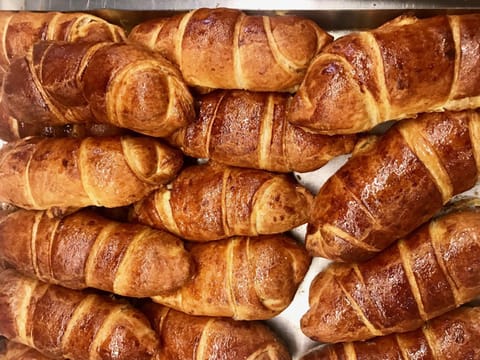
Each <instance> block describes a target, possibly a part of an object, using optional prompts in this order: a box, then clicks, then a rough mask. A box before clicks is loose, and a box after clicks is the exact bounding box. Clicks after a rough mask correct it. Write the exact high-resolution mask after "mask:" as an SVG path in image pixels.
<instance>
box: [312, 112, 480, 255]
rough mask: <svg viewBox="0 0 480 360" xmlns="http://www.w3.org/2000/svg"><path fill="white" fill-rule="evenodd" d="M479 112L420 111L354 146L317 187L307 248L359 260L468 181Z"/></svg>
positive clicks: (479, 160)
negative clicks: (363, 144) (318, 187)
mask: <svg viewBox="0 0 480 360" xmlns="http://www.w3.org/2000/svg"><path fill="white" fill-rule="evenodd" d="M479 139H480V116H479V114H478V113H477V112H474V111H465V112H444V113H431V114H423V115H421V116H419V117H418V118H417V119H412V120H405V121H402V122H400V123H399V124H397V125H396V126H394V127H393V128H391V129H390V130H389V131H388V132H387V133H386V134H385V135H384V136H383V137H381V138H379V139H377V140H376V141H372V142H370V143H368V144H366V145H365V146H364V147H363V148H362V149H361V150H360V151H357V152H356V154H355V152H354V155H353V156H352V157H351V158H350V159H349V160H348V161H347V163H346V164H345V165H344V166H343V167H342V168H340V169H339V170H338V171H337V172H336V173H335V174H334V175H333V176H331V177H330V178H329V179H328V180H327V182H326V183H325V184H324V185H323V186H322V188H321V189H320V191H319V192H318V194H317V196H316V197H315V200H314V202H313V205H312V211H311V216H310V219H309V225H308V228H307V235H306V246H307V249H309V251H310V252H311V254H313V255H315V256H322V257H326V258H329V259H333V260H337V261H347V262H348V261H363V260H366V259H368V258H369V257H371V256H373V255H374V254H376V253H378V252H379V251H381V250H382V249H385V248H386V247H387V246H388V245H390V244H391V243H393V242H394V241H395V240H396V239H399V238H401V237H403V236H405V235H407V234H408V233H410V232H411V231H412V230H413V229H415V228H417V227H418V226H419V225H421V224H422V223H424V222H426V221H427V220H428V219H430V218H431V217H432V216H433V215H435V213H437V212H438V211H439V210H440V209H441V208H442V205H443V204H445V203H446V202H448V201H449V200H450V199H451V198H452V196H453V195H456V194H459V193H461V192H463V191H465V190H468V189H470V188H471V187H473V186H474V185H475V183H476V181H477V179H478V169H479V168H480V147H479V145H478V144H479Z"/></svg>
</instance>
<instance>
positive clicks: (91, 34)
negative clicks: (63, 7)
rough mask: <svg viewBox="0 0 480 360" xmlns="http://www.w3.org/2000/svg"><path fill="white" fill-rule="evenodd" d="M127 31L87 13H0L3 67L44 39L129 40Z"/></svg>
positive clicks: (0, 55)
mask: <svg viewBox="0 0 480 360" xmlns="http://www.w3.org/2000/svg"><path fill="white" fill-rule="evenodd" d="M125 39H126V35H125V31H124V30H123V29H122V28H121V27H119V26H116V25H114V24H110V23H109V22H107V21H105V20H104V19H101V18H99V17H97V16H94V15H91V14H87V13H79V12H73V13H60V12H28V11H19V12H13V11H2V12H0V68H2V69H3V70H6V69H7V68H8V65H9V64H10V63H11V61H12V59H14V58H16V57H19V56H24V55H25V54H26V53H27V52H28V51H29V49H30V47H31V46H32V45H33V44H34V43H36V42H38V41H41V40H55V41H68V42H76V41H90V42H99V41H112V42H122V41H125Z"/></svg>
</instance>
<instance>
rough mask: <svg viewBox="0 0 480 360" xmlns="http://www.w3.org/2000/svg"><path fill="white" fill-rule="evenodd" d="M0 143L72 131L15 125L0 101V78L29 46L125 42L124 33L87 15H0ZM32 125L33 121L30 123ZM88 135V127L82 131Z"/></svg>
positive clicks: (118, 28) (22, 124)
mask: <svg viewBox="0 0 480 360" xmlns="http://www.w3.org/2000/svg"><path fill="white" fill-rule="evenodd" d="M0 39H1V42H0V78H1V81H0V82H1V83H2V89H1V90H0V139H4V140H7V141H11V140H14V139H19V138H21V137H25V136H28V135H46V136H51V132H52V131H55V134H63V133H65V135H68V134H69V133H71V132H72V129H71V127H68V128H65V129H62V128H61V127H60V126H58V127H51V126H50V127H48V128H45V127H44V126H40V125H38V124H28V126H25V122H18V121H17V120H16V119H15V118H14V117H12V116H11V114H10V112H9V110H8V108H7V106H6V105H5V104H4V101H3V75H4V72H5V71H7V69H8V66H9V64H10V62H11V61H12V60H13V59H14V58H16V57H20V56H25V55H26V54H27V53H28V51H29V50H30V48H31V46H32V45H33V44H35V43H36V42H38V41H41V40H55V41H68V42H76V41H91V42H96V41H97V42H98V41H113V42H122V41H125V39H126V35H125V31H124V30H123V29H122V28H121V27H119V26H116V25H113V24H110V23H108V22H106V21H105V20H103V19H101V18H99V17H96V16H93V15H91V14H86V13H59V12H45V13H41V12H35V13H34V12H26V11H22V12H8V11H3V12H0ZM29 121H32V119H29ZM72 127H74V128H77V127H80V128H81V129H78V130H77V129H76V130H75V132H78V131H79V130H82V131H84V130H83V127H82V126H79V125H74V126H72ZM85 130H86V131H87V133H91V134H92V135H94V133H93V132H90V130H94V129H90V127H88V128H87V129H85Z"/></svg>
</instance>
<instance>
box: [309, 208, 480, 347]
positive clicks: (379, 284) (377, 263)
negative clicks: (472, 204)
mask: <svg viewBox="0 0 480 360" xmlns="http://www.w3.org/2000/svg"><path fill="white" fill-rule="evenodd" d="M479 232H480V211H479V210H478V209H474V210H461V211H456V212H452V213H450V214H447V215H444V216H442V217H439V218H437V219H436V220H434V221H432V222H431V223H429V224H425V225H423V226H422V227H420V228H419V229H418V230H416V231H415V232H413V233H412V234H410V235H409V236H408V237H407V238H404V239H401V240H399V241H398V242H397V243H396V244H394V245H392V246H391V247H389V248H388V249H386V250H385V251H384V252H382V253H380V254H378V255H377V256H375V257H374V258H372V259H370V260H368V261H366V262H364V263H350V264H341V263H334V264H333V265H330V266H329V267H327V268H326V269H325V270H324V271H322V272H320V273H319V274H318V275H317V276H316V278H315V279H314V280H313V282H312V283H311V286H310V294H309V302H310V309H309V310H308V312H307V313H306V314H305V315H304V316H303V318H302V320H301V326H302V331H303V332H304V333H305V334H306V335H307V336H309V337H311V338H313V339H315V340H317V341H322V342H342V341H357V340H365V339H369V338H373V337H375V336H381V335H388V334H391V333H394V332H405V331H410V330H414V329H417V328H418V327H420V326H421V325H422V324H423V322H424V321H426V320H429V319H432V318H434V317H437V316H439V315H441V314H444V313H446V312H447V311H449V310H452V309H454V308H456V307H458V306H460V305H462V304H465V303H467V302H469V301H471V300H473V299H475V298H476V297H477V296H478V295H480V262H479V261H478V259H479V256H480V240H479V236H478V234H479ZM339 314H341V316H339Z"/></svg>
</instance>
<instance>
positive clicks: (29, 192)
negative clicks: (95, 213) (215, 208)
mask: <svg viewBox="0 0 480 360" xmlns="http://www.w3.org/2000/svg"><path fill="white" fill-rule="evenodd" d="M182 163H183V156H182V154H181V153H180V152H179V151H178V150H175V149H172V148H170V147H169V146H167V145H164V144H162V143H161V142H159V141H156V140H154V139H151V138H146V137H103V138H93V137H89V138H85V139H72V138H56V139H42V138H25V139H21V140H17V141H14V142H11V143H7V144H6V145H5V146H4V147H3V148H2V149H1V150H0V178H1V179H2V186H0V201H3V202H7V203H11V204H13V205H16V206H18V207H22V208H25V209H33V210H45V209H51V208H58V209H59V210H61V209H65V208H69V207H70V208H79V207H85V206H89V205H97V206H105V207H119V206H125V205H129V204H131V203H133V202H135V201H138V200H139V199H141V198H142V197H143V196H145V195H147V194H148V193H149V192H151V191H152V190H154V189H156V188H158V187H159V186H160V185H161V184H163V183H166V182H168V181H170V180H171V179H172V178H173V177H174V176H175V175H176V173H177V172H178V171H179V170H180V168H181V166H182Z"/></svg>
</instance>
